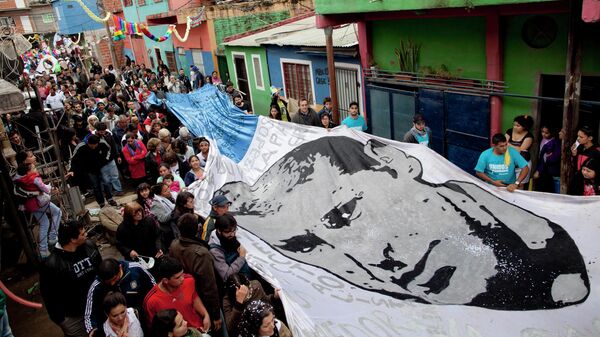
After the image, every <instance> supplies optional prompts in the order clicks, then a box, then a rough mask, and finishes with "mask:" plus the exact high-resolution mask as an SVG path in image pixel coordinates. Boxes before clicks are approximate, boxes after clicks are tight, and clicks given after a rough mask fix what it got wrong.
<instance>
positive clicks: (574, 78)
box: [560, 0, 582, 194]
mask: <svg viewBox="0 0 600 337" xmlns="http://www.w3.org/2000/svg"><path fill="white" fill-rule="evenodd" d="M580 13H581V1H578V0H572V1H571V7H570V13H569V35H568V38H567V66H566V71H565V97H564V105H563V122H562V126H563V130H564V132H563V134H564V135H563V140H562V148H561V154H562V157H561V163H560V193H561V194H566V193H567V192H569V187H570V184H571V181H572V179H573V176H574V175H575V173H576V167H575V166H574V164H573V157H572V156H571V145H572V144H573V143H575V139H576V130H577V127H578V123H579V100H580V96H581V54H582V47H581V26H582V22H581V19H580Z"/></svg>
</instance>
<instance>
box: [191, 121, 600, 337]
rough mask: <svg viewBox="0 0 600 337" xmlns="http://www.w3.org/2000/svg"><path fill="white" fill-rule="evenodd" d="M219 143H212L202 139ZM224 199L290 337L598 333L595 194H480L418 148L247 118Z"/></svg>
mask: <svg viewBox="0 0 600 337" xmlns="http://www.w3.org/2000/svg"><path fill="white" fill-rule="evenodd" d="M213 143H214V142H213ZM211 145H212V146H211V154H210V157H209V163H208V166H207V172H206V174H207V176H208V178H207V179H206V180H205V181H203V182H201V183H197V185H193V186H192V187H193V188H194V189H195V193H196V195H197V198H196V206H197V208H198V209H199V210H200V211H201V213H204V214H207V213H208V211H209V208H208V204H207V201H208V200H209V199H210V198H211V197H212V196H213V194H214V193H223V194H226V195H227V197H228V198H229V199H230V200H232V201H233V205H232V206H231V208H230V210H231V211H232V212H234V214H236V218H237V219H238V223H239V224H240V226H241V227H242V228H243V229H244V230H242V231H239V234H238V236H239V238H240V241H241V242H242V244H243V245H244V246H246V247H247V249H248V251H249V257H248V261H249V263H250V264H251V266H252V267H253V268H254V269H255V270H257V271H258V272H259V273H260V274H261V275H262V276H263V277H265V278H266V279H267V280H269V281H270V282H271V283H272V284H273V285H275V286H276V287H280V288H281V289H282V294H283V296H282V297H283V301H284V306H285V309H286V314H287V319H288V322H289V323H290V328H291V329H292V332H293V333H294V336H344V337H347V336H439V337H441V336H452V337H454V336H457V337H458V336H523V337H542V336H544V337H545V336H548V337H550V336H552V337H558V336H571V337H575V336H590V337H591V336H600V311H599V310H598V309H599V308H600V305H599V304H600V301H599V296H598V293H597V291H596V288H595V287H596V286H597V285H598V281H597V280H598V277H600V269H599V267H598V264H597V263H596V262H597V260H598V257H599V256H600V248H599V247H600V244H598V242H600V220H598V216H597V214H598V210H600V198H596V197H592V198H580V197H568V196H560V195H551V194H544V193H534V192H523V191H516V192H514V193H509V192H507V191H506V190H504V189H500V188H496V187H493V186H490V185H487V184H485V183H483V182H481V181H479V180H478V179H476V178H474V177H473V176H471V175H469V174H467V173H465V172H464V171H462V170H460V169H459V168H457V167H456V166H454V165H453V164H451V163H449V162H448V161H446V160H445V159H444V158H442V157H441V156H439V155H437V154H436V153H435V152H433V151H431V150H429V149H428V148H425V147H423V146H420V145H413V144H404V143H399V142H395V141H390V140H385V139H380V138H376V137H373V136H371V135H368V134H364V133H361V132H356V131H353V130H349V129H347V128H345V127H342V128H337V129H334V130H333V131H327V130H324V129H319V128H312V127H303V126H298V125H295V124H291V123H285V122H278V121H274V120H271V119H267V118H264V117H260V118H259V119H258V123H257V126H256V130H255V132H254V137H253V138H252V142H251V143H250V145H249V147H248V150H247V151H246V153H245V156H244V157H243V159H242V160H241V161H240V162H239V163H235V162H233V161H232V160H230V159H228V158H226V157H224V156H220V155H219V154H218V149H217V147H216V146H215V144H211Z"/></svg>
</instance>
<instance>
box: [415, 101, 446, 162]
mask: <svg viewBox="0 0 600 337" xmlns="http://www.w3.org/2000/svg"><path fill="white" fill-rule="evenodd" d="M418 113H420V114H421V115H423V117H425V123H426V125H427V126H428V127H429V128H430V129H431V134H432V137H431V138H432V139H430V140H429V143H430V144H431V148H432V149H433V150H434V151H435V152H437V153H439V154H441V155H442V156H444V157H445V156H446V151H445V147H444V138H445V130H446V123H445V121H446V120H445V118H444V117H445V115H446V113H445V107H444V92H443V91H439V90H429V89H420V90H419V96H418Z"/></svg>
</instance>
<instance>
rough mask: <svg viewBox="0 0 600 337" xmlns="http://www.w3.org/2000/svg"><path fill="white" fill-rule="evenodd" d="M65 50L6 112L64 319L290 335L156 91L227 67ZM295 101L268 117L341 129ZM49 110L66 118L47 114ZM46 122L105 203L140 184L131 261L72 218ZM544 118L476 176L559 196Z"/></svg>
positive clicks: (234, 93)
mask: <svg viewBox="0 0 600 337" xmlns="http://www.w3.org/2000/svg"><path fill="white" fill-rule="evenodd" d="M60 60H61V64H60V67H58V69H59V70H58V71H56V67H53V69H54V72H53V73H50V72H46V73H42V74H37V75H36V76H34V75H30V74H29V73H24V74H23V76H22V78H21V81H20V87H21V89H22V90H24V91H35V93H36V95H37V96H39V98H40V99H37V98H32V99H31V100H30V112H29V113H27V114H23V115H21V116H18V117H17V118H14V117H13V116H10V115H7V116H6V117H5V120H4V124H5V128H6V130H7V132H8V134H9V139H10V142H11V144H12V146H13V148H14V150H15V151H16V152H17V157H16V161H17V164H18V167H17V174H16V176H15V178H14V182H15V190H16V191H18V195H19V196H20V197H21V198H22V201H23V202H22V204H23V207H24V210H25V211H27V212H29V213H31V214H32V215H33V216H34V217H35V219H36V220H37V222H38V223H39V228H40V233H42V234H41V235H39V251H40V256H41V257H42V258H43V259H44V265H43V268H42V271H41V273H40V285H41V291H42V295H43V298H44V302H45V304H46V308H47V310H48V314H49V316H50V318H51V320H52V321H53V322H55V323H56V324H57V325H59V326H60V327H61V329H62V330H63V332H64V334H65V336H104V335H106V336H117V337H137V336H144V335H147V336H152V335H155V336H201V335H202V333H205V334H206V333H209V334H210V335H211V336H232V337H237V336H242V337H247V336H291V333H290V332H289V330H288V329H287V327H286V326H285V324H284V323H283V322H282V321H280V320H278V319H276V318H275V316H274V314H275V312H276V311H280V309H279V308H280V307H281V306H280V302H279V290H277V289H274V290H273V291H272V292H271V293H270V294H267V291H265V290H267V289H265V288H266V287H263V283H261V282H260V279H259V278H258V277H257V275H256V274H255V273H253V272H252V270H251V269H250V268H249V267H248V264H247V261H246V254H247V252H246V249H245V248H244V247H243V246H242V245H241V244H240V243H239V241H238V240H237V237H236V230H237V222H236V219H235V217H234V216H232V215H231V214H230V213H229V212H228V209H229V206H230V205H231V202H230V201H229V200H227V198H226V197H224V196H222V195H217V196H215V197H214V198H213V199H212V200H211V201H210V206H211V209H212V210H211V213H210V214H209V215H208V217H207V218H206V219H205V218H203V217H202V216H200V215H198V214H196V213H195V212H194V195H193V194H191V193H189V192H188V191H186V187H188V186H190V185H192V184H194V183H196V182H197V181H202V180H203V179H204V168H205V166H206V165H207V161H208V158H209V151H210V142H209V140H208V139H207V138H205V137H194V136H193V135H192V134H191V133H190V131H189V130H188V129H187V128H186V127H185V126H182V125H181V123H180V122H179V120H178V119H177V118H175V117H174V116H173V115H172V114H171V113H170V112H169V111H168V110H167V109H165V108H164V106H162V105H154V104H151V103H150V102H149V101H148V98H149V97H150V96H151V95H155V96H156V97H157V98H159V99H161V98H165V93H166V92H172V93H186V92H189V91H192V90H195V89H197V88H200V87H202V86H204V85H223V82H222V81H221V79H220V78H219V76H218V73H217V72H216V71H215V72H213V73H212V75H211V76H207V77H204V75H203V74H202V73H201V72H200V71H199V69H198V68H197V67H195V66H191V67H190V75H191V76H190V77H188V76H187V75H186V74H185V72H184V71H183V69H179V71H178V72H177V73H172V72H171V71H170V69H169V68H168V67H167V66H166V65H164V64H163V63H162V62H159V65H158V67H157V69H156V71H154V70H152V69H149V68H146V67H145V65H144V64H140V65H138V64H135V62H133V61H131V62H128V64H127V65H125V66H124V67H123V68H122V69H121V70H120V72H117V71H116V70H115V69H114V68H113V67H112V66H109V67H108V68H106V69H102V68H101V67H100V66H99V65H98V64H97V63H96V62H93V63H92V65H91V67H90V69H89V72H88V71H86V70H85V69H83V66H82V64H81V62H80V61H78V59H77V58H75V57H69V56H67V55H64V57H63V58H61V59H60ZM29 62H35V60H33V59H32V60H29ZM32 68H35V67H32ZM88 73H89V75H87V74H88ZM223 88H224V90H225V92H226V93H227V94H229V96H230V98H231V101H232V103H233V104H234V105H236V106H237V107H238V108H239V109H240V110H242V111H244V112H245V113H247V114H252V113H253V111H252V108H251V106H250V105H249V104H248V103H247V102H246V101H244V99H243V97H244V94H243V93H241V92H239V91H238V90H236V89H235V88H234V87H233V85H232V84H231V82H228V81H227V82H225V84H224V85H223ZM40 102H42V103H40ZM288 104H289V101H288V100H287V99H286V98H285V97H284V96H283V95H282V93H281V91H280V90H276V89H275V90H274V91H273V95H272V101H271V105H270V111H269V113H268V117H269V118H273V119H278V120H287V121H289V122H292V123H297V124H302V125H311V126H317V127H323V128H326V129H331V128H333V127H335V126H336V125H335V124H334V123H333V116H332V102H331V99H330V98H326V99H325V100H324V101H323V108H322V109H321V110H320V111H319V112H316V111H315V110H314V109H313V108H311V107H310V106H309V101H308V100H307V99H304V98H303V99H300V100H299V101H298V105H299V109H298V111H297V112H296V113H292V114H290V112H289V111H288ZM44 108H48V109H50V110H52V111H54V112H57V111H60V112H61V114H60V115H61V116H62V112H64V116H67V117H66V118H58V116H59V114H54V115H52V116H51V117H48V116H49V115H48V114H47V113H46V112H45V111H44ZM44 118H54V119H55V120H54V121H53V122H54V123H55V124H58V128H57V134H58V138H59V144H58V145H59V147H60V154H61V159H62V160H63V161H64V163H65V166H66V168H67V170H68V173H67V178H68V179H69V183H70V184H71V185H73V186H78V187H79V188H80V190H81V191H82V192H83V193H84V194H86V195H87V196H89V197H91V196H93V198H95V200H96V202H97V203H98V205H99V207H100V208H104V207H105V206H106V204H107V203H108V204H109V205H110V206H117V201H116V200H115V199H114V196H120V195H123V194H124V189H125V186H124V185H123V184H122V181H123V182H128V183H130V184H131V187H133V188H134V189H135V190H136V194H137V198H136V200H135V201H133V202H130V203H127V204H126V205H124V207H123V221H122V223H120V224H119V226H118V228H117V231H116V246H117V248H118V250H119V252H120V253H121V254H122V255H123V258H124V260H122V261H118V260H116V259H112V258H106V259H103V258H102V256H101V255H100V252H99V251H98V248H97V247H96V244H95V243H94V242H92V241H90V240H88V239H87V233H86V231H85V229H84V228H83V225H82V224H81V223H80V222H78V221H70V222H67V223H62V224H61V217H62V213H61V210H60V208H59V207H57V206H56V205H55V204H54V203H53V202H52V198H51V194H52V193H53V188H52V186H51V185H48V184H46V183H44V181H43V176H42V174H40V172H38V170H37V168H36V167H37V161H36V156H35V154H34V149H36V148H37V147H38V142H37V138H36V137H37V135H35V133H34V132H31V130H36V129H37V130H40V131H43V130H44V128H45V123H42V122H41V121H43V119H44ZM16 119H18V122H17V121H16ZM341 124H343V125H346V126H347V127H349V128H352V129H356V130H361V131H365V130H367V124H366V122H365V119H364V118H363V117H362V116H361V115H360V113H359V104H358V103H356V102H352V103H350V104H349V106H348V117H346V118H345V119H344V120H343V121H342V122H341ZM532 127H533V120H532V119H531V117H529V116H518V117H516V118H515V120H514V125H513V127H512V128H511V129H509V130H507V132H506V133H505V134H502V133H500V134H496V135H494V136H493V137H492V143H493V146H492V148H490V149H488V150H486V151H484V152H483V153H482V154H481V156H480V158H479V161H478V163H477V166H476V167H475V171H476V174H477V176H478V177H479V178H481V179H482V180H484V181H486V182H488V183H490V184H493V185H495V186H503V187H506V188H507V190H509V191H514V190H515V189H519V188H520V189H523V188H524V187H525V186H526V184H527V183H528V181H529V178H530V176H531V177H532V178H533V179H534V180H535V181H536V184H535V189H536V190H539V191H545V192H554V193H558V189H559V186H560V156H561V153H560V147H561V141H560V137H559V133H558V132H557V130H555V129H554V128H551V127H549V126H542V128H541V130H540V131H541V135H542V139H540V141H539V156H538V158H537V164H536V167H535V168H533V167H532V159H531V155H530V153H531V147H532V146H533V144H534V142H533V140H534V136H533V134H532V131H531V129H532ZM46 137H47V136H46ZM431 139H432V132H431V130H430V129H429V128H428V127H427V126H426V123H425V118H424V117H423V116H421V115H415V116H414V118H413V125H412V127H411V129H410V130H409V131H408V132H407V133H406V134H405V136H404V141H405V142H409V143H416V144H421V145H424V146H429V147H430V146H431ZM595 140H596V138H595V137H594V132H593V131H592V130H591V129H590V128H589V127H587V126H584V127H581V128H580V129H579V130H578V134H577V143H575V144H573V147H572V153H571V154H572V156H573V158H574V161H575V165H576V167H577V172H578V174H577V177H576V179H575V180H574V183H573V188H572V190H573V191H574V193H576V194H579V195H600V187H599V186H600V176H599V175H598V174H600V172H599V170H600V164H599V163H600V156H599V153H600V152H599V150H600V149H599V148H598V146H597V144H596V142H595ZM38 155H39V154H38ZM52 247H55V248H54V249H52ZM150 261H154V262H155V263H154V264H153V263H150Z"/></svg>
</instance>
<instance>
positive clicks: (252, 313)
mask: <svg viewBox="0 0 600 337" xmlns="http://www.w3.org/2000/svg"><path fill="white" fill-rule="evenodd" d="M238 331H239V337H267V336H268V337H275V336H278V337H291V336H292V333H291V332H290V330H289V329H288V327H287V326H285V324H283V322H281V321H279V320H278V319H276V318H275V314H274V312H273V306H272V305H270V304H269V303H266V302H263V301H260V300H257V301H252V302H250V303H248V304H247V305H246V308H245V309H244V311H243V312H242V316H241V318H240V323H239V324H238Z"/></svg>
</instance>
